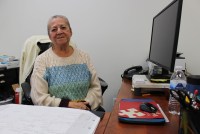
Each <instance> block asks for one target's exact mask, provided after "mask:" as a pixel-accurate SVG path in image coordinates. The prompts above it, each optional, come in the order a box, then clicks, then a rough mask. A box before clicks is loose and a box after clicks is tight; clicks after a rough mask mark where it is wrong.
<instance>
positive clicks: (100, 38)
mask: <svg viewBox="0 0 200 134" xmlns="http://www.w3.org/2000/svg"><path fill="white" fill-rule="evenodd" d="M171 1H172V0H162V1H161V0H95V1H94V0H57V1H56V0H42V1H41V0H29V1H28V0H1V1H0V18H1V20H0V41H1V43H0V54H7V55H14V56H16V57H18V58H19V57H20V52H21V49H22V47H23V43H24V42H25V40H26V39H27V38H28V37H30V36H31V35H38V34H46V33H47V32H46V23H47V21H48V19H49V17H50V16H52V15H55V14H63V15H66V16H67V17H68V18H69V20H70V22H71V26H72V30H73V37H72V39H73V41H74V42H75V43H76V45H77V46H78V47H79V48H81V49H83V50H85V51H87V52H88V53H89V54H90V56H91V58H92V60H93V63H94V65H95V67H96V70H97V72H98V74H99V76H100V77H102V78H103V79H104V80H105V81H106V82H107V83H108V84H109V88H108V90H107V91H106V92H105V94H104V107H105V109H106V110H107V111H110V110H111V109H112V105H113V98H115V97H116V95H117V92H118V89H119V88H120V85H121V77H120V75H121V74H122V73H123V71H124V69H126V68H127V67H130V66H132V65H143V66H146V65H145V64H146V63H145V60H146V58H147V57H148V51H149V47H150V37H151V26H152V19H153V17H154V16H155V15H156V14H157V13H158V12H159V11H160V10H161V9H163V8H164V7H165V6H166V5H167V4H168V3H170V2H171ZM199 24H200V1H199V0H184V3H183V12H182V22H181V29H180V36H179V46H178V51H179V52H183V53H184V56H185V57H186V60H187V67H188V71H189V72H191V73H192V74H200V70H199V64H200V63H199V62H198V58H197V57H198V53H199V50H200V38H199V32H200V26H199ZM193 53H194V54H193Z"/></svg>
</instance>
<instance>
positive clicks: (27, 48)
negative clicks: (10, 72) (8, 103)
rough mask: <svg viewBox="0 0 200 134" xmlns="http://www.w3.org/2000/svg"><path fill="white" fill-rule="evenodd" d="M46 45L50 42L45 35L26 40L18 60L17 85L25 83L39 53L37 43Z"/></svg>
mask: <svg viewBox="0 0 200 134" xmlns="http://www.w3.org/2000/svg"><path fill="white" fill-rule="evenodd" d="M38 42H41V43H47V42H51V40H50V39H49V37H48V36H47V35H34V36H31V37H30V38H28V39H27V40H26V41H25V43H24V47H23V49H22V53H21V58H20V72H19V84H20V86H21V83H23V82H24V81H25V79H26V78H27V77H28V75H29V74H30V73H31V71H32V68H33V64H34V61H35V58H36V57H37V56H38V53H39V52H40V49H39V47H38V46H37V43H38Z"/></svg>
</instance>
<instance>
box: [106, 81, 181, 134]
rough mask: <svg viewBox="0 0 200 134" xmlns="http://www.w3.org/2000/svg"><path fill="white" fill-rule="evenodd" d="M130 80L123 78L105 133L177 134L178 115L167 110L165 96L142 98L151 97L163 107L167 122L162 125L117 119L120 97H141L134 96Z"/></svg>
mask: <svg viewBox="0 0 200 134" xmlns="http://www.w3.org/2000/svg"><path fill="white" fill-rule="evenodd" d="M131 85H132V84H131V81H128V80H123V82H122V85H121V88H120V90H119V92H118V96H117V99H116V102H115V105H114V107H113V111H112V113H111V115H110V118H109V121H108V124H107V126H106V130H105V134H111V133H113V134H177V133H178V124H179V116H177V115H171V114H169V112H168V99H167V97H166V96H164V95H163V96H158V95H157V96H155V95H154V96H145V97H142V98H152V99H154V100H155V101H156V102H157V103H158V104H159V105H160V107H161V108H162V109H163V111H164V113H165V114H166V116H167V117H168V119H169V121H170V122H169V123H165V124H164V125H137V124H127V123H121V122H119V121H118V118H117V117H118V107H119V101H120V100H121V99H122V98H141V96H134V94H133V92H132V91H131V87H132V86H131Z"/></svg>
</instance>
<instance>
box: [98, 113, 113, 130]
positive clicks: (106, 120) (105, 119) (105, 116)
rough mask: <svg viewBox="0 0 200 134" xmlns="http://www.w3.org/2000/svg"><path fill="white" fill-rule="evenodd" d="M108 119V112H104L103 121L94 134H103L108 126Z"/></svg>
mask: <svg viewBox="0 0 200 134" xmlns="http://www.w3.org/2000/svg"><path fill="white" fill-rule="evenodd" d="M109 118H110V112H106V113H105V115H104V117H103V119H102V120H101V121H100V123H99V125H98V127H97V129H96V131H95V134H103V133H104V131H105V129H106V126H107V124H108V120H109Z"/></svg>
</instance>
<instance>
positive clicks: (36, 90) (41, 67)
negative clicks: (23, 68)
mask: <svg viewBox="0 0 200 134" xmlns="http://www.w3.org/2000/svg"><path fill="white" fill-rule="evenodd" d="M45 70H46V67H45V58H44V57H43V58H41V56H38V57H37V58H36V60H35V64H34V69H33V73H32V76H31V99H32V101H33V103H34V104H35V105H44V106H57V107H58V106H59V105H60V102H61V99H60V98H56V97H55V96H50V94H49V93H48V83H47V81H46V80H45V79H44V78H43V75H44V72H45ZM66 105H67V104H66Z"/></svg>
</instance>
